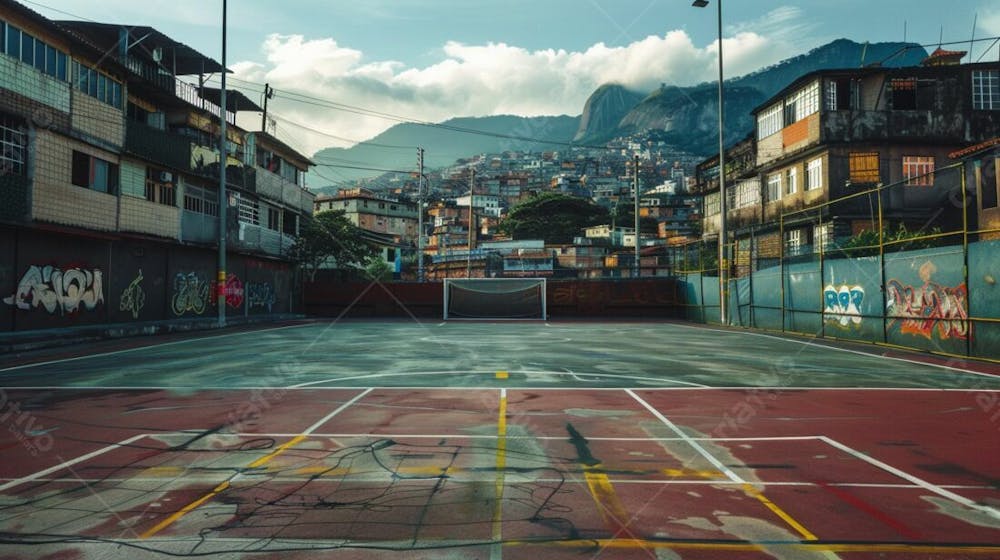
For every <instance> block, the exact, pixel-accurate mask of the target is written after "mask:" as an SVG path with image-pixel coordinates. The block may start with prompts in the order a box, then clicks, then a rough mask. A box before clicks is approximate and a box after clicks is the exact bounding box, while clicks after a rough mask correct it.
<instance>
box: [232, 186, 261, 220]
mask: <svg viewBox="0 0 1000 560" xmlns="http://www.w3.org/2000/svg"><path fill="white" fill-rule="evenodd" d="M236 197H237V198H236V211H237V213H238V216H239V220H240V221H241V222H243V223H245V224H253V225H255V226H259V225H260V205H259V204H258V202H257V201H256V200H254V199H252V198H248V197H246V196H244V195H241V194H239V193H236Z"/></svg>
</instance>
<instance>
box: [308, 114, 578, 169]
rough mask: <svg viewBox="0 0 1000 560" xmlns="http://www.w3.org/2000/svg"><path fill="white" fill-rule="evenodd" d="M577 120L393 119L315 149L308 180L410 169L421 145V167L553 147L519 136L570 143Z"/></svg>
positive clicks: (553, 145)
mask: <svg viewBox="0 0 1000 560" xmlns="http://www.w3.org/2000/svg"><path fill="white" fill-rule="evenodd" d="M579 122H580V118H579V117H570V116H565V115H564V116H558V117H518V116H513V115H499V116H492V117H463V118H456V119H450V120H447V121H445V122H443V123H440V125H436V126H428V125H421V124H415V123H402V124H397V125H395V126H393V127H392V128H390V129H388V130H386V131H385V132H383V133H381V134H379V135H378V136H376V137H375V138H372V139H371V140H368V141H367V142H364V143H361V144H357V145H355V146H352V147H350V148H326V149H324V150H320V151H319V152H317V153H316V154H315V155H314V156H313V158H312V159H313V161H315V162H316V163H317V167H316V169H315V171H313V172H310V175H311V176H310V178H309V184H310V186H312V185H316V186H319V185H321V184H328V183H331V182H333V180H337V181H338V182H340V181H344V180H354V179H360V178H364V177H373V176H376V175H380V174H381V172H380V171H370V170H364V169H351V168H350V167H369V168H377V169H393V170H402V171H410V170H414V171H415V170H416V162H417V149H416V148H417V146H420V147H422V148H424V166H425V167H428V168H435V167H444V166H448V165H452V164H454V163H455V160H457V159H461V158H466V157H469V156H473V155H476V154H481V153H499V152H505V151H525V150H533V151H541V150H548V149H553V148H556V147H558V146H557V145H556V144H552V143H547V142H533V141H529V140H524V138H533V139H540V140H547V141H550V142H557V143H559V142H570V141H572V139H573V135H574V134H576V131H577V128H578V127H579ZM462 130H469V131H476V132H479V133H485V135H484V134H475V133H467V132H461V131H462Z"/></svg>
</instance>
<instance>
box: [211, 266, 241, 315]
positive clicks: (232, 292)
mask: <svg viewBox="0 0 1000 560" xmlns="http://www.w3.org/2000/svg"><path fill="white" fill-rule="evenodd" d="M215 285H216V290H214V291H215V292H218V291H219V290H218V285H219V283H218V282H216V283H215ZM222 293H223V295H224V296H225V298H226V305H227V306H229V307H233V308H239V307H240V306H241V305H243V293H244V292H243V281H242V280H240V277H239V276H236V275H235V274H230V275H228V276H226V284H225V286H224V289H223V290H222ZM218 297H219V296H218V294H217V293H215V294H212V301H213V303H214V302H215V301H216V300H217V299H218Z"/></svg>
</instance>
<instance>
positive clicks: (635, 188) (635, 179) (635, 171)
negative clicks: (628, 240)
mask: <svg viewBox="0 0 1000 560" xmlns="http://www.w3.org/2000/svg"><path fill="white" fill-rule="evenodd" d="M632 195H633V196H632V198H633V199H634V200H633V202H634V203H635V208H634V210H635V277H636V278H639V277H640V276H642V270H641V269H640V268H639V262H640V261H639V154H635V155H634V156H632Z"/></svg>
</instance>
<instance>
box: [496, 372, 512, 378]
mask: <svg viewBox="0 0 1000 560" xmlns="http://www.w3.org/2000/svg"><path fill="white" fill-rule="evenodd" d="M508 377H510V373H508V372H506V371H498V372H497V379H507V378H508Z"/></svg>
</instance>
